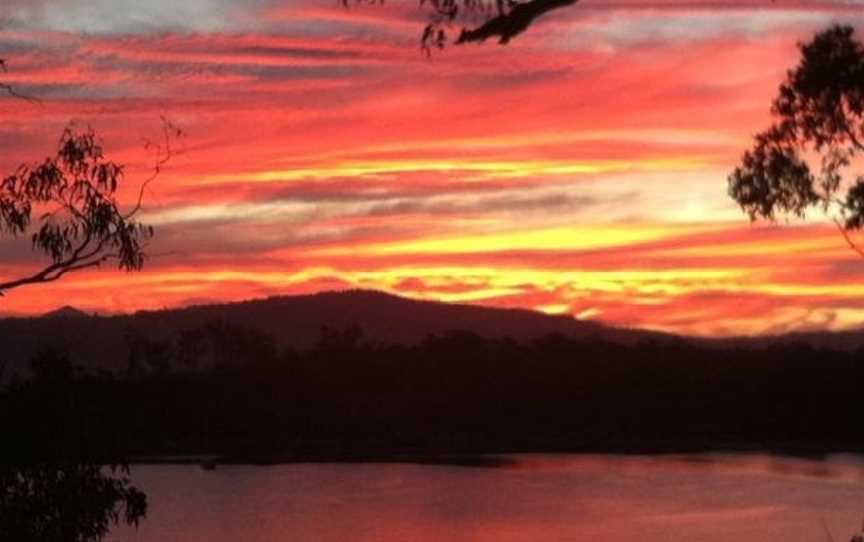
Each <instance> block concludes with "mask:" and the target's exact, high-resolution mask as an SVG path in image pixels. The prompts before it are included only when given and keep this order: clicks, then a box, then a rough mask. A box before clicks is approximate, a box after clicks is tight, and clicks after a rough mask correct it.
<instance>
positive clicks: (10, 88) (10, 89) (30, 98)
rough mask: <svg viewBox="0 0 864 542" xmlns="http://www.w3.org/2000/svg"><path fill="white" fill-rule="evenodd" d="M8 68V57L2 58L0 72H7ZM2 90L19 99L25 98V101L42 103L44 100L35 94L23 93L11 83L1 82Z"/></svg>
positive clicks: (0, 59)
mask: <svg viewBox="0 0 864 542" xmlns="http://www.w3.org/2000/svg"><path fill="white" fill-rule="evenodd" d="M7 71H8V70H7V68H6V59H4V58H0V72H3V73H6V72H7ZM0 90H2V91H3V92H5V93H6V94H8V95H9V96H12V97H13V98H17V99H19V100H24V101H25V102H30V103H32V104H38V105H42V102H41V101H40V100H39V99H38V98H34V97H33V96H27V95H26V94H21V93H20V92H18V91H17V90H15V87H13V86H12V85H10V84H9V83H3V82H0Z"/></svg>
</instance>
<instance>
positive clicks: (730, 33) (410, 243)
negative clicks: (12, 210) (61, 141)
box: [0, 0, 864, 335]
mask: <svg viewBox="0 0 864 542" xmlns="http://www.w3.org/2000/svg"><path fill="white" fill-rule="evenodd" d="M426 18H427V13H426V12H424V11H423V10H422V9H421V8H420V7H418V4H417V2H415V1H413V0H405V1H401V0H388V1H387V2H386V3H384V4H383V5H377V4H376V5H356V6H350V7H348V8H345V7H343V6H342V5H341V3H339V2H337V1H336V0H292V1H276V0H188V1H178V0H171V1H169V0H150V1H148V2H141V1H139V0H64V1H57V0H52V1H48V0H11V1H10V0H5V1H4V2H3V7H0V21H2V28H0V57H3V58H6V59H7V62H8V67H9V72H8V73H7V74H5V75H3V81H5V82H6V83H9V84H12V85H14V86H15V87H16V88H17V89H18V90H19V92H21V93H24V94H27V95H30V96H34V97H38V98H39V100H40V102H41V103H38V104H33V103H28V102H25V101H22V100H17V99H13V98H9V97H4V98H0V115H2V119H3V123H2V126H0V141H2V143H0V144H2V148H3V153H2V155H0V171H2V172H3V173H4V174H5V173H11V172H12V171H14V169H15V167H16V166H17V165H18V164H20V163H23V162H31V161H36V160H39V159H42V158H44V157H46V156H48V155H50V154H51V153H52V151H53V149H54V147H55V146H56V141H57V138H58V137H59V135H60V133H61V131H62V129H63V128H64V126H66V125H67V124H68V123H69V122H70V121H75V122H78V123H79V124H81V125H86V124H90V125H92V126H93V127H94V129H95V130H96V131H97V132H98V133H99V134H100V135H101V136H102V137H103V139H104V144H105V147H106V151H107V152H108V154H109V158H112V159H114V160H117V161H121V162H124V163H127V164H129V169H128V175H127V177H126V179H125V195H124V198H125V199H124V201H125V202H127V203H128V202H130V200H131V197H132V195H133V194H134V193H135V192H136V190H137V187H138V184H139V183H140V181H141V180H142V179H144V178H145V177H146V175H147V171H148V167H149V166H148V164H150V163H151V160H152V156H151V155H149V154H148V152H147V151H146V150H145V149H144V141H145V140H147V139H154V138H157V137H158V136H159V133H160V132H159V130H160V116H162V115H164V116H165V117H167V118H168V119H170V120H171V121H172V122H173V123H175V124H177V125H178V126H180V127H182V128H183V130H184V131H185V133H186V136H185V137H184V138H183V140H182V141H181V142H180V143H179V147H177V149H178V150H180V151H182V152H180V153H179V154H176V155H175V156H174V157H173V159H172V161H171V162H170V165H169V166H168V168H167V169H166V170H165V171H164V172H163V173H162V175H161V176H160V177H159V178H158V180H157V181H156V182H155V183H153V184H152V185H151V188H150V190H148V191H147V193H146V200H145V211H146V213H145V215H144V216H143V217H142V218H144V219H145V220H146V221H147V222H149V223H151V224H153V225H154V227H155V228H156V237H155V239H154V240H153V242H152V244H151V245H150V247H149V248H148V251H149V253H150V254H151V258H150V259H149V260H148V261H147V264H146V266H145V269H144V270H143V271H142V272H141V273H132V274H127V273H119V272H118V271H117V270H116V269H113V268H111V267H110V266H109V267H107V268H105V269H101V270H97V271H93V272H86V273H80V274H75V275H69V276H67V277H65V278H64V279H63V280H61V281H60V282H57V283H55V284H52V285H49V286H44V285H43V286H29V287H22V288H19V289H15V290H12V291H9V292H8V293H7V295H6V296H5V297H3V298H0V313H5V314H21V313H40V312H44V311H47V310H51V309H53V308H56V307H58V306H60V305H65V304H71V305H75V306H78V307H82V308H86V309H88V310H98V311H103V312H121V311H134V310H137V309H142V308H148V309H150V308H160V307H173V306H181V305H188V304H194V303H204V302H209V301H214V300H241V299H247V298H253V297H264V296H269V295H281V294H293V293H308V292H315V291H321V290H329V289H345V288H355V287H357V288H374V289H380V290H385V291H388V292H392V293H396V294H400V295H405V296H410V297H414V298H421V299H436V300H444V301H460V302H470V303H478V304H484V305H491V306H499V307H525V308H532V309H537V310H542V311H546V312H550V313H570V314H572V315H574V317H577V318H590V319H596V320H599V321H602V322H607V323H610V324H614V325H623V326H636V327H649V328H653V329H662V330H670V331H676V332H683V333H697V334H707V335H729V334H737V333H748V334H749V333H767V332H772V333H773V332H782V331H787V330H791V329H823V328H830V329H842V328H848V327H852V326H858V325H861V323H862V322H864V260H862V259H861V257H860V256H858V255H857V254H855V253H854V252H852V251H851V250H849V248H848V247H847V246H846V244H845V242H844V240H843V238H842V237H841V236H840V235H839V234H838V232H837V230H836V228H834V226H833V225H831V224H830V223H827V222H825V221H822V222H820V221H819V220H818V217H812V219H811V220H808V221H807V222H794V221H793V222H788V223H786V222H784V223H780V224H778V225H769V224H752V225H751V224H750V223H749V221H748V219H747V218H746V217H745V216H744V215H743V214H742V213H741V211H740V209H738V208H737V206H736V204H735V203H734V201H732V200H731V199H730V198H729V197H728V196H727V194H726V177H727V175H728V174H729V172H730V170H731V168H732V167H734V165H735V163H736V161H737V160H738V158H739V157H740V155H741V153H742V152H743V151H744V150H745V149H746V148H747V147H748V145H749V144H750V141H751V138H752V136H753V134H754V133H755V132H757V131H758V130H760V129H762V128H764V127H765V126H766V125H767V124H768V123H769V122H770V114H769V106H770V102H771V100H772V98H773V96H774V94H775V92H776V89H777V86H778V84H779V83H780V82H781V81H782V79H783V77H784V74H785V72H786V70H787V69H788V68H790V67H792V66H794V64H795V63H796V62H797V57H798V51H797V49H796V43H798V42H800V41H802V40H807V39H809V38H810V37H811V36H812V35H813V33H814V32H815V31H818V30H820V29H822V28H824V27H826V26H827V25H829V24H830V23H832V22H845V23H851V24H854V25H856V26H858V27H860V28H861V29H862V32H864V25H862V24H861V23H862V22H864V6H862V5H861V4H857V3H855V2H853V1H851V0H847V1H842V0H837V1H820V2H794V1H792V2H788V1H785V0H777V1H776V2H768V1H764V2H763V1H761V0H760V1H757V0H751V1H739V2H732V1H730V2H718V1H704V2H703V1H700V0H689V1H683V0H682V1H674V0H667V1H654V2H652V1H648V0H645V1H642V0H582V1H581V2H580V3H578V4H576V5H575V6H573V7H571V8H567V9H563V10H558V11H557V12H553V14H551V15H549V16H547V17H546V18H544V19H541V21H540V22H538V23H537V24H536V25H534V26H532V27H531V28H530V29H529V30H528V31H527V32H526V33H525V34H523V35H522V36H520V37H519V38H518V39H516V40H515V41H513V42H512V43H511V44H509V45H507V46H503V47H502V46H498V45H496V44H494V43H486V44H483V45H476V44H472V45H470V46H450V47H448V48H446V49H445V50H444V51H442V52H436V53H435V54H433V55H432V57H431V58H427V57H426V56H424V55H423V54H422V53H421V51H420V49H419V38H420V34H421V32H422V29H423V26H424V24H425V21H426ZM40 261H42V260H40V259H39V258H38V257H36V256H34V255H33V253H32V252H31V250H30V247H29V244H28V242H27V241H26V240H10V239H3V240H2V241H0V278H2V277H13V276H16V275H20V274H23V273H25V272H26V271H27V270H30V269H34V268H35V266H37V265H38V264H39V262H40Z"/></svg>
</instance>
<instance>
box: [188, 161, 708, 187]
mask: <svg viewBox="0 0 864 542" xmlns="http://www.w3.org/2000/svg"><path fill="white" fill-rule="evenodd" d="M705 165H706V164H705V162H704V161H703V160H701V159H699V158H698V157H677V158H676V157H673V158H662V159H659V158H658V159H640V160H583V161H556V160H518V161H516V160H513V161H472V160H385V161H346V162H338V163H334V164H332V165H320V166H318V167H301V168H292V169H278V170H267V171H252V172H248V173H242V172H238V173H231V174H223V175H208V176H206V177H202V178H200V179H199V180H198V182H205V183H223V182H260V183H266V182H283V181H296V180H302V179H330V178H336V177H349V178H350V177H359V178H362V177H369V176H375V175H389V174H396V173H409V172H436V173H451V172H473V173H478V174H482V175H484V176H486V177H489V178H520V177H531V176H544V175H549V176H555V175H585V174H600V173H614V172H625V171H686V170H693V169H697V168H701V167H705Z"/></svg>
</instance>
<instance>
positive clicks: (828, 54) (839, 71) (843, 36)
mask: <svg viewBox="0 0 864 542" xmlns="http://www.w3.org/2000/svg"><path fill="white" fill-rule="evenodd" d="M799 47H800V50H801V61H800V63H799V64H798V66H797V67H796V68H795V69H793V70H790V71H789V72H788V74H787V77H786V81H785V82H784V83H783V84H782V85H781V86H780V89H779V92H778V95H777V97H776V98H775V100H774V103H773V105H772V108H771V112H772V114H773V116H774V117H775V122H774V124H772V125H771V127H769V128H768V129H767V130H765V131H763V132H761V133H759V134H757V135H756V136H755V142H754V145H753V147H752V148H751V149H750V150H748V151H746V152H745V153H744V155H743V156H742V158H741V162H740V164H739V165H738V167H736V168H735V170H734V171H733V172H732V174H731V175H730V176H729V179H728V182H729V194H730V196H731V197H732V198H733V199H735V201H737V202H738V204H739V205H740V206H741V208H742V209H743V210H744V211H745V212H746V213H747V214H748V215H749V216H750V219H751V220H756V219H757V218H763V219H768V220H772V221H773V220H775V219H776V218H777V216H778V215H792V216H796V217H799V218H804V217H805V216H806V214H807V212H808V211H810V210H812V209H821V210H822V211H823V212H826V213H828V214H829V215H831V216H832V218H833V219H834V221H835V223H836V224H837V226H838V228H839V229H840V231H841V232H842V234H843V236H844V237H845V239H846V241H847V242H848V244H849V245H850V247H852V248H853V249H855V250H856V251H857V252H858V253H859V254H861V255H862V256H864V250H862V249H861V248H860V247H859V246H858V245H857V244H856V243H855V242H853V240H852V238H851V236H850V232H852V231H854V230H859V229H861V227H862V226H864V176H861V175H853V174H851V173H849V172H848V170H849V169H851V168H852V167H853V166H854V165H855V161H856V160H857V159H859V158H860V155H861V153H862V152H864V143H862V141H864V45H862V44H861V43H860V42H859V41H857V40H856V39H855V35H854V30H853V28H852V27H850V26H839V25H838V26H832V27H830V28H828V29H827V30H824V31H822V32H820V33H818V34H817V35H816V36H815V37H814V38H813V39H812V40H811V41H810V42H809V43H804V44H801V45H800V46H799Z"/></svg>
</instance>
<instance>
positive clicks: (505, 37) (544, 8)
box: [456, 0, 579, 45]
mask: <svg viewBox="0 0 864 542" xmlns="http://www.w3.org/2000/svg"><path fill="white" fill-rule="evenodd" d="M578 1H579V0H530V1H529V2H525V3H522V4H517V5H516V6H514V7H513V8H512V9H511V10H509V11H508V12H506V13H501V14H500V15H498V16H496V17H493V18H491V19H489V20H488V21H486V22H485V23H483V24H482V25H480V26H479V27H477V28H475V29H472V30H468V29H463V30H462V32H461V33H460V34H459V39H457V40H456V44H457V45H459V44H462V43H468V42H483V41H486V40H487V39H489V38H491V37H496V36H497V37H498V43H501V44H506V43H507V42H509V41H510V40H511V39H513V38H514V37H516V36H518V35H519V34H521V33H522V32H524V31H525V29H527V28H528V27H529V26H530V25H531V24H532V23H533V22H534V20H535V19H537V18H538V17H540V16H541V15H543V14H545V13H548V12H550V11H552V10H554V9H559V8H564V7H567V6H571V5H573V4H575V3H576V2H578Z"/></svg>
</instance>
